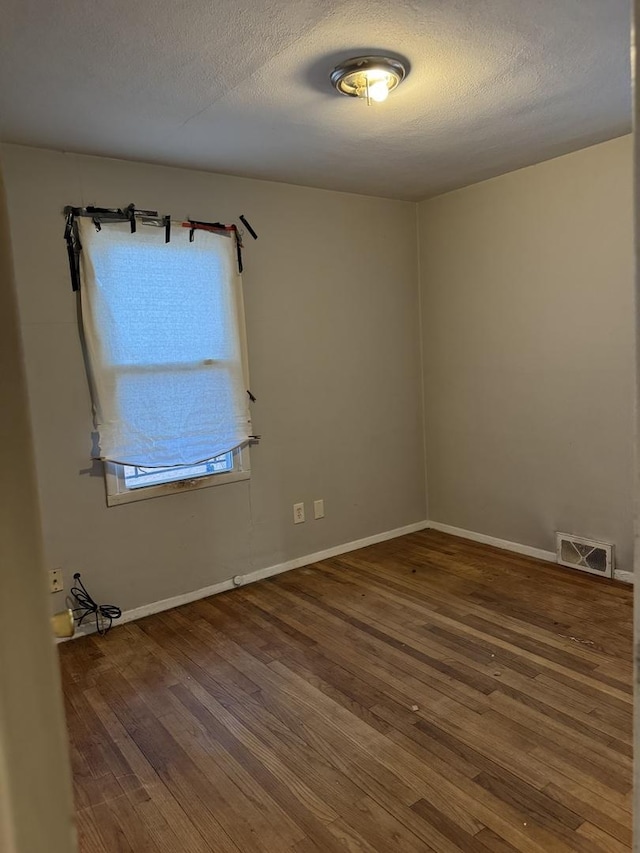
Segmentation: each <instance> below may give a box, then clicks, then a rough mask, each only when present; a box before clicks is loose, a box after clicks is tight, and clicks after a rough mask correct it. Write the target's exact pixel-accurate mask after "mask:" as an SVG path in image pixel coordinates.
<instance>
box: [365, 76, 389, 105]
mask: <svg viewBox="0 0 640 853" xmlns="http://www.w3.org/2000/svg"><path fill="white" fill-rule="evenodd" d="M388 95H389V87H388V86H387V81H386V80H376V82H375V83H370V84H369V97H370V98H371V100H372V101H377V102H378V103H381V102H382V101H386V100H387V97H388Z"/></svg>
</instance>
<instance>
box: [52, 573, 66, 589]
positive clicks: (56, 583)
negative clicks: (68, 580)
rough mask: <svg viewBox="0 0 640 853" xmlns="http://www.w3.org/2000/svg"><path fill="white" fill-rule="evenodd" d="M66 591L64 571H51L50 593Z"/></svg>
mask: <svg viewBox="0 0 640 853" xmlns="http://www.w3.org/2000/svg"><path fill="white" fill-rule="evenodd" d="M62 589H64V578H63V577H62V569H51V571H50V572H49V592H60V590H62Z"/></svg>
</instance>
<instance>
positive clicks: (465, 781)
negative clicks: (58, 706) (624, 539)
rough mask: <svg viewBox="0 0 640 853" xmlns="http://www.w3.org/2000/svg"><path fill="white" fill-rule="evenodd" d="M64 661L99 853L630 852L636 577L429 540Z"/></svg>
mask: <svg viewBox="0 0 640 853" xmlns="http://www.w3.org/2000/svg"><path fill="white" fill-rule="evenodd" d="M60 657H61V666H62V677H63V687H64V691H65V697H66V707H67V720H68V726H69V736H70V742H71V759H72V765H73V772H74V783H75V794H76V808H77V825H78V832H79V839H80V850H81V851H82V853H113V851H133V853H147V851H149V853H156V851H176V853H205V851H216V853H251V852H252V851H256V853H257V852H258V851H262V853H289V851H290V853H332V851H340V853H345V852H346V851H349V853H350V851H363V853H373V851H376V853H379V851H393V853H398V851H402V853H415V851H429V850H433V851H436V853H446V852H447V851H459V850H462V851H464V853H476V851H513V850H518V851H538V853H551V851H606V853H616V851H628V850H630V845H631V799H630V792H631V725H632V695H631V677H632V664H631V658H632V592H631V589H630V588H629V587H626V586H623V585H621V584H618V583H613V582H608V581H604V580H601V579H595V578H592V577H589V576H586V575H582V574H579V573H577V572H572V571H571V570H564V569H560V568H558V567H556V566H553V565H550V564H547V563H542V562H539V561H537V560H534V559H530V558H527V557H521V556H519V555H515V554H509V553H506V552H504V551H499V550H497V549H495V548H491V547H488V546H485V545H479V544H475V543H471V542H467V541H464V540H461V539H457V538H454V537H451V536H446V535H444V534H442V533H437V532H435V531H424V532H421V533H415V534H412V535H410V536H405V537H402V538H400V539H395V540H392V541H389V542H385V543H382V544H379V545H374V546H371V547H369V548H365V549H362V550H360V551H353V552H351V553H349V554H345V555H342V556H340V557H336V558H333V559H330V560H326V561H323V562H321V563H317V564H314V565H313V566H309V567H307V568H303V569H298V570H296V571H292V572H289V573H287V574H282V575H279V576H278V577H274V578H271V579H269V580H266V581H262V582H260V583H256V584H254V585H251V586H246V587H242V588H240V589H237V590H233V591H231V592H228V593H224V594H221V595H218V596H215V597H212V598H208V599H203V600H201V601H198V602H194V603H192V604H188V605H185V606H184V607H180V608H178V609H175V610H172V611H167V612H165V613H160V614H157V615H155V616H150V617H147V618H146V619H142V620H140V621H138V622H135V623H130V624H127V625H123V626H121V627H117V628H114V629H113V631H112V632H111V633H110V634H108V635H107V636H106V637H104V638H99V637H86V638H83V639H78V640H76V641H73V642H70V643H66V644H64V645H62V646H61V647H60Z"/></svg>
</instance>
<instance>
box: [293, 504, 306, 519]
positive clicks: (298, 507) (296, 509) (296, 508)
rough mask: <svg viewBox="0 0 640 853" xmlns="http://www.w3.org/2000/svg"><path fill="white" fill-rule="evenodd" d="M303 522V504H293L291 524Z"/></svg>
mask: <svg viewBox="0 0 640 853" xmlns="http://www.w3.org/2000/svg"><path fill="white" fill-rule="evenodd" d="M303 521H304V504H303V503H300V504H294V505H293V523H294V524H302V522H303Z"/></svg>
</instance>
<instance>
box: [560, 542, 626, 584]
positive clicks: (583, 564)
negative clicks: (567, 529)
mask: <svg viewBox="0 0 640 853" xmlns="http://www.w3.org/2000/svg"><path fill="white" fill-rule="evenodd" d="M556 553H557V557H558V563H559V565H561V566H568V567H569V568H570V569H578V570H579V571H581V572H589V574H591V575H600V577H603V578H611V577H613V545H609V544H607V543H606V542H596V541H594V540H593V539H584V538H583V537H582V536H572V535H571V534H569V533H556Z"/></svg>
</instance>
